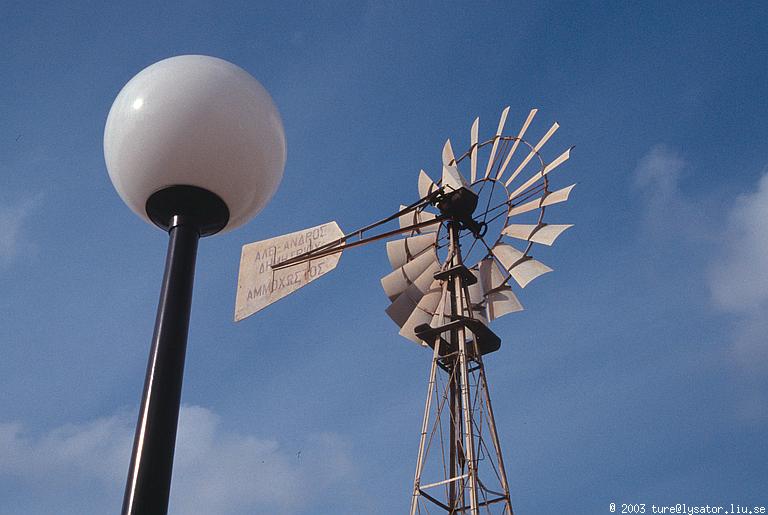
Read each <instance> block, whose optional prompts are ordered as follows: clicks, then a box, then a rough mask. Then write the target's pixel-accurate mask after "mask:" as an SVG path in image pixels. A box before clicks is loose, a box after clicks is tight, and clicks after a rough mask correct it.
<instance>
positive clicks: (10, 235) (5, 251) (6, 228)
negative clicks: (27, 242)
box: [0, 197, 39, 267]
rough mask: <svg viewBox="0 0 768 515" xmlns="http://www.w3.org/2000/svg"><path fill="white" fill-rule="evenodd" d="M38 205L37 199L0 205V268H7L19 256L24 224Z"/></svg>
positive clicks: (22, 241)
mask: <svg viewBox="0 0 768 515" xmlns="http://www.w3.org/2000/svg"><path fill="white" fill-rule="evenodd" d="M38 204H39V198H37V197H34V198H27V199H24V200H21V201H17V202H15V203H5V202H2V203H0V267H7V266H8V265H10V264H11V263H12V262H13V260H14V259H15V258H16V257H17V256H18V255H19V253H20V250H21V248H22V246H23V243H24V239H23V238H22V234H23V228H24V223H25V222H26V220H27V218H28V217H29V215H30V214H31V213H32V211H33V210H34V209H35V208H36V207H37V205H38Z"/></svg>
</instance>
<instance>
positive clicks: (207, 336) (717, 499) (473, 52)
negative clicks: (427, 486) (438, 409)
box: [0, 1, 768, 515]
mask: <svg viewBox="0 0 768 515" xmlns="http://www.w3.org/2000/svg"><path fill="white" fill-rule="evenodd" d="M766 23H768V9H766V7H765V6H764V5H762V4H761V3H759V2H754V3H727V4H726V3H722V4H715V3H701V2H690V3H686V2H675V3H672V2H667V3H662V2H646V3H636V4H631V3H624V2H615V3H584V4H580V5H579V6H578V7H574V6H573V5H571V4H570V3H556V2H541V3H530V2H526V3H511V2H498V3H492V2H476V3H472V4H460V3H437V2H435V3H431V2H423V3H418V4H416V5H414V4H413V3H389V2H369V3H363V2H349V3H343V2H327V3H316V4H312V5H305V4H304V3H289V2H279V3H278V2H276V3H258V4H256V3H253V2H242V3H237V2H224V3H223V5H222V3H221V2H216V3H214V2H203V1H200V2H163V3H162V4H157V3H154V2H153V3H143V2H131V3H116V5H106V4H103V3H98V2H69V3H61V2H35V3H29V2H11V1H6V2H3V3H2V4H0V45H1V46H0V48H2V52H0V85H2V88H0V115H1V116H0V284H1V285H2V295H0V313H2V324H0V350H1V352H0V356H2V359H0V391H2V392H3V393H2V395H1V396H0V514H2V515H18V514H29V515H37V514H41V515H42V514H53V513H56V514H62V515H64V514H102V513H114V512H116V511H117V510H118V509H119V506H120V502H121V498H122V492H123V483H124V478H125V474H126V471H127V466H128V460H129V453H130V441H131V438H132V433H133V425H134V422H135V413H136V409H137V405H138V402H139V397H140V393H141V387H142V382H143V376H144V369H145V364H146V357H147V352H148V346H149V341H150V337H151V334H152V324H153V321H154V312H155V308H156V302H157V297H158V292H159V287H160V279H161V274H162V265H163V261H164V253H165V248H166V240H167V238H166V236H165V235H164V234H163V233H162V232H161V231H158V230H156V229H154V228H151V227H149V226H147V225H146V224H144V223H143V222H142V221H141V220H139V219H138V218H137V217H136V216H135V215H134V214H133V213H132V212H130V210H129V209H128V208H127V207H125V206H124V205H123V203H122V202H121V201H120V199H119V197H118V196H117V194H116V193H115V192H114V189H113V188H112V185H111V183H110V182H109V178H108V176H107V172H106V169H105V165H104V160H103V153H102V135H103V128H104V122H105V120H106V116H107V112H108V110H109V107H110V105H111V103H112V100H113V99H114V97H115V96H116V95H117V93H118V91H119V90H120V88H121V87H122V86H123V85H124V84H125V82H127V81H128V80H129V79H130V78H131V77H132V76H133V75H134V74H136V73H137V72H138V71H140V70H141V69H142V68H144V67H146V66H148V65H149V64H152V63H153V62H155V61H158V60H160V59H162V58H165V57H169V56H172V55H178V54H189V53H200V54H208V55H214V56H217V57H221V58H224V59H228V60H230V61H232V62H234V63H236V64H238V65H239V66H241V67H243V68H244V69H246V70H247V71H249V72H250V73H251V74H253V75H254V76H255V77H256V78H258V79H259V80H260V81H261V82H262V83H263V84H264V86H265V87H266V88H267V89H268V90H269V91H270V93H271V94H272V96H273V98H274V100H275V103H276V104H277V106H278V108H279V110H280V112H281V114H282V116H283V122H284V125H285V130H286V137H287V145H288V159H287V164H286V169H285V176H284V179H283V182H282V184H281V186H280V189H279V190H278V192H277V194H276V195H275V197H274V198H273V200H272V202H271V203H270V204H269V205H268V207H267V208H266V209H265V210H264V211H263V212H262V213H260V214H259V215H258V217H257V218H255V219H254V220H253V221H252V222H251V223H249V224H247V225H246V226H244V227H243V228H241V229H239V230H237V231H234V232H232V233H228V234H225V235H221V236H216V237H212V238H208V239H205V240H203V241H202V242H201V245H200V253H199V257H198V267H197V276H196V287H195V288H196V289H195V298H194V302H193V313H192V323H191V328H190V337H189V349H188V354H187V368H186V376H185V384H184V392H183V403H184V408H183V410H182V416H181V421H180V430H179V431H180V433H179V442H178V447H177V458H176V468H175V474H174V483H173V491H172V500H171V512H172V513H174V514H191V513H200V514H209V513H210V514H222V515H230V514H232V515H234V514H251V513H287V514H328V513H340V514H358V513H381V514H389V513H402V512H404V511H405V510H406V509H407V506H408V502H409V495H410V489H411V482H412V478H413V470H414V466H415V459H416V451H417V446H418V433H419V429H420V424H421V414H422V409H423V401H424V399H423V396H424V392H425V390H426V380H427V374H428V367H429V359H430V356H429V354H428V353H426V352H425V351H423V349H420V348H418V347H416V346H415V345H413V344H412V343H410V342H409V341H407V340H405V339H403V338H401V337H399V336H398V335H397V330H396V326H395V325H394V324H392V323H391V321H390V320H389V319H388V317H387V316H386V314H385V313H384V309H385V307H386V306H387V299H386V297H385V295H384V294H383V292H382V291H381V289H380V286H379V278H380V277H381V276H383V275H384V274H386V273H387V272H388V271H389V265H388V262H387V259H386V254H385V252H384V245H383V244H381V245H371V246H368V247H365V248H363V249H359V250H357V251H350V252H348V253H345V255H344V256H343V257H342V259H341V263H340V265H339V268H338V269H337V270H336V271H335V272H333V274H331V275H329V276H327V277H324V278H323V279H321V280H319V281H317V282H315V283H313V284H312V285H310V286H308V287H307V288H305V289H303V290H301V291H300V292H298V293H296V294H294V295H292V296H291V297H289V298H287V299H284V300H283V301H280V302H279V303H277V304H275V305H273V306H271V307H270V308H269V309H268V310H265V311H263V312H261V313H259V314H257V315H256V316H254V317H251V318H249V319H248V320H246V321H243V322H241V323H239V324H234V323H233V322H232V313H233V306H234V297H235V285H236V274H237V266H238V261H239V255H240V247H241V246H242V245H243V244H245V243H248V242H251V241H256V240H260V239H265V238H269V237H272V236H275V235H278V234H282V233H286V232H291V231H295V230H298V229H302V228H305V227H309V226H312V225H317V224H319V223H323V222H326V221H329V220H337V221H338V222H339V224H340V225H341V227H342V228H343V229H346V230H351V229H354V228H356V227H359V226H362V225H364V224H366V223H368V222H370V221H372V220H375V219H378V218H381V217H383V216H385V215H388V214H390V213H391V212H393V210H394V209H395V208H396V207H397V205H398V204H400V203H402V202H406V203H407V202H408V201H413V200H415V199H416V197H417V190H416V179H417V174H418V170H419V169H420V168H424V169H426V170H428V171H430V172H431V173H432V174H433V176H437V170H438V168H439V165H440V151H441V149H442V145H443V143H444V141H445V138H447V137H450V138H451V139H452V141H453V142H454V147H455V148H461V149H464V148H466V147H467V146H468V145H469V141H468V140H469V126H470V124H471V122H472V120H473V119H474V117H475V116H480V124H481V125H480V127H481V129H480V130H481V138H484V137H485V138H487V137H489V136H490V133H491V131H492V129H493V128H494V127H495V125H496V123H497V120H498V116H499V113H500V111H501V109H503V108H504V107H505V106H507V105H509V106H511V109H510V118H509V120H510V121H509V124H510V126H512V127H514V126H515V125H517V124H519V123H521V122H522V120H523V119H524V117H525V115H526V114H527V112H528V110H529V109H530V108H532V107H537V108H538V109H539V114H538V115H537V122H536V124H535V126H534V128H532V130H535V131H538V132H537V134H539V135H540V134H543V132H544V131H545V130H546V128H547V127H548V125H549V124H550V123H551V122H553V121H555V120H557V121H558V122H559V123H560V124H561V128H560V130H559V131H558V133H557V134H556V136H555V137H553V139H552V140H551V141H550V142H549V143H548V144H547V146H546V147H545V152H544V155H545V158H549V159H552V158H554V157H556V156H557V155H558V154H559V153H560V151H561V150H562V149H563V148H565V147H567V146H569V145H575V146H576V148H575V150H574V152H573V153H572V156H571V160H570V161H569V162H568V163H567V164H566V165H564V166H563V167H561V169H558V172H557V173H558V174H561V175H559V176H558V177H557V181H558V182H557V183H558V184H560V185H562V186H566V185H568V184H570V183H571V182H578V183H579V185H578V186H577V188H576V189H575V190H574V194H573V195H572V197H571V200H570V201H569V203H568V204H567V205H566V206H564V207H559V208H558V211H557V216H558V217H559V219H560V220H561V223H575V224H576V227H575V228H574V229H571V230H570V231H568V232H567V233H566V234H564V235H563V236H562V237H561V238H560V239H559V240H558V244H557V245H556V246H555V247H554V248H552V249H545V250H546V252H544V253H543V254H542V260H543V261H545V262H546V263H547V264H549V265H550V266H552V267H553V268H554V269H555V273H552V274H548V275H546V276H544V277H542V278H540V279H538V280H537V281H535V282H534V283H532V284H531V285H530V286H529V287H527V288H526V289H525V290H524V291H523V292H520V298H521V300H522V302H523V304H524V305H525V306H526V311H524V312H522V313H517V314H514V315H510V316H508V317H505V318H504V319H501V320H499V321H497V323H495V324H494V326H493V329H494V331H495V332H496V333H498V334H499V335H500V336H501V337H502V339H503V344H502V349H501V350H500V351H499V352H497V353H496V354H494V355H492V356H490V357H489V358H488V359H487V360H486V366H487V372H488V376H489V380H490V384H491V389H492V392H491V393H492V396H493V399H494V409H495V412H496V416H497V424H498V427H499V431H500V433H501V438H502V447H503V448H504V454H505V461H506V464H507V469H508V475H509V480H510V486H511V490H512V498H513V504H514V507H515V511H516V512H518V513H542V514H548V513H553V514H554V513H574V514H593V513H608V511H607V510H608V504H609V503H610V502H616V503H622V502H641V503H647V504H649V505H650V504H652V503H655V504H657V505H658V504H665V503H667V504H669V503H678V502H680V503H683V502H684V503H688V504H689V505H695V504H707V503H708V504H710V505H713V504H723V505H727V504H730V503H742V504H763V505H765V504H768V499H766V497H765V485H766V483H767V482H768V448H767V444H766V440H765V434H766V431H767V430H768V409H767V408H766V406H767V405H768V379H767V377H768V375H767V373H766V371H768V342H767V341H766V334H768V323H766V320H768V168H767V165H768V139H767V138H766V137H765V136H766V129H765V119H766V115H768V100H766V99H767V98H768V96H767V95H766V91H768V66H766V64H768V37H767V36H766V34H765V29H764V28H765V26H766ZM299 452H300V454H299Z"/></svg>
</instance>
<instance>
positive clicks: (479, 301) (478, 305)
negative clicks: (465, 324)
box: [464, 269, 488, 324]
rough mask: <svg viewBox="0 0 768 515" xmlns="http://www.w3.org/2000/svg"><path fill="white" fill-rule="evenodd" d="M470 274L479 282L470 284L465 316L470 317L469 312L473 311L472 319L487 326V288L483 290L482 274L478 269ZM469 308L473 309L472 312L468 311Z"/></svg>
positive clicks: (472, 270)
mask: <svg viewBox="0 0 768 515" xmlns="http://www.w3.org/2000/svg"><path fill="white" fill-rule="evenodd" d="M470 272H471V273H472V275H474V276H475V279H477V282H475V283H474V284H470V285H469V286H468V287H467V293H468V294H469V298H468V299H466V305H465V306H464V315H467V316H469V314H470V313H469V312H470V311H471V314H472V318H474V319H475V320H480V321H481V322H483V323H484V324H487V323H488V317H487V316H486V314H485V288H483V282H482V281H481V280H480V272H479V270H476V269H471V270H470ZM467 307H471V310H470V309H467Z"/></svg>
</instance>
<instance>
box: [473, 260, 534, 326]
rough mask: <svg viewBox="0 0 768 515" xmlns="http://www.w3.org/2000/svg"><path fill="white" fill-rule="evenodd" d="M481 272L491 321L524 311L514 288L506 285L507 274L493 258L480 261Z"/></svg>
mask: <svg viewBox="0 0 768 515" xmlns="http://www.w3.org/2000/svg"><path fill="white" fill-rule="evenodd" d="M479 272H480V273H479V276H480V282H481V283H482V284H483V289H484V290H485V291H486V293H485V308H486V315H487V317H488V320H489V321H493V320H495V319H497V318H499V317H502V316H504V315H507V314H509V313H515V312H517V311H522V310H523V305H522V304H521V303H520V301H519V300H518V299H517V296H516V295H515V294H514V292H513V291H512V288H510V287H509V286H507V284H506V280H505V279H506V277H507V274H505V273H504V272H502V271H501V270H500V269H499V265H498V263H496V261H495V260H494V259H493V258H485V259H483V260H482V261H480V264H479Z"/></svg>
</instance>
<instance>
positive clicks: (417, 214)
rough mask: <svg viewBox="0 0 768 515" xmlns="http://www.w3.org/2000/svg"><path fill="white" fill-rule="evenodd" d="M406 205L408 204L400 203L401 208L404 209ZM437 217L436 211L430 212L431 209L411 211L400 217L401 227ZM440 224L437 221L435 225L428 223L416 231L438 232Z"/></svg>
mask: <svg viewBox="0 0 768 515" xmlns="http://www.w3.org/2000/svg"><path fill="white" fill-rule="evenodd" d="M406 207H408V206H403V205H400V210H401V211H402V210H403V209H405V208H406ZM435 218H437V215H436V214H434V213H430V212H429V211H411V212H410V213H406V214H404V215H401V216H400V217H399V219H398V222H399V223H400V228H401V229H403V228H405V227H409V226H411V225H415V224H419V223H423V222H428V221H430V220H434V219H435ZM439 225H440V224H438V223H435V224H434V225H428V226H426V227H422V228H420V229H418V231H415V232H419V233H425V232H437V228H438V226H439Z"/></svg>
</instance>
